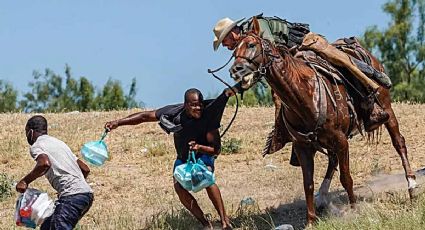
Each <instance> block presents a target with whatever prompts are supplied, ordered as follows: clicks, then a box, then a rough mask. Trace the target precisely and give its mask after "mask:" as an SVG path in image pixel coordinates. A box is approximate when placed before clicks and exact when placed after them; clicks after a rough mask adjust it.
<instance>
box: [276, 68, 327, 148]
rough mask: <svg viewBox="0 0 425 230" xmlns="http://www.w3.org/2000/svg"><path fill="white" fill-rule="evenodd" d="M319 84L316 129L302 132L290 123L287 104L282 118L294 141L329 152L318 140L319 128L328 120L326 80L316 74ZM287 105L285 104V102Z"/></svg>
mask: <svg viewBox="0 0 425 230" xmlns="http://www.w3.org/2000/svg"><path fill="white" fill-rule="evenodd" d="M316 79H317V84H316V93H317V95H319V100H318V110H319V111H318V116H317V122H316V125H315V129H314V131H311V132H307V133H302V132H299V131H297V130H295V129H294V127H292V125H291V124H289V122H288V120H287V118H286V116H285V110H288V109H290V108H288V107H287V106H286V109H282V120H283V122H284V124H285V126H286V128H287V129H288V132H289V134H290V135H291V138H292V141H294V142H295V141H296V142H301V143H307V144H311V145H313V146H314V147H315V148H316V149H317V150H318V151H320V152H322V153H324V154H327V153H326V151H325V150H324V149H323V147H321V146H320V143H319V142H318V140H317V131H318V129H319V128H320V127H321V126H322V125H323V124H324V123H325V121H326V115H327V97H326V90H325V87H326V86H325V82H324V81H323V79H322V78H321V77H319V76H317V75H316ZM283 105H285V104H283Z"/></svg>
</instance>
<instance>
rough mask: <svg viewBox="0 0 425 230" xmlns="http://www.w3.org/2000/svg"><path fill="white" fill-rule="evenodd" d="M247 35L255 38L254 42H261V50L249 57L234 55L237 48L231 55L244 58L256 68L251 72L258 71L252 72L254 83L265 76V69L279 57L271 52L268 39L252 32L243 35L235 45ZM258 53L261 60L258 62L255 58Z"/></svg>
mask: <svg viewBox="0 0 425 230" xmlns="http://www.w3.org/2000/svg"><path fill="white" fill-rule="evenodd" d="M247 37H253V38H254V39H255V40H256V42H258V43H259V44H261V51H260V52H258V53H257V54H256V55H255V56H254V57H252V58H249V57H246V56H240V55H236V52H237V51H238V49H239V48H237V49H236V50H235V51H234V52H233V56H234V57H235V60H236V59H238V58H242V59H244V60H246V61H247V62H248V63H250V64H253V65H254V66H255V67H256V68H257V69H256V70H254V71H253V73H258V74H254V79H253V80H254V83H256V82H258V81H260V80H261V79H262V78H264V77H265V76H266V73H267V69H268V68H269V67H270V66H271V65H272V64H273V62H274V61H275V59H276V58H279V57H278V56H275V55H273V54H272V51H273V50H272V48H271V47H272V46H271V43H270V42H269V41H268V40H266V39H261V38H260V37H259V36H257V35H254V34H247V35H246V36H244V37H243V38H242V39H241V40H240V42H239V43H238V45H237V47H238V46H240V44H241V43H242V41H243V40H244V39H245V38H247ZM260 55H261V57H262V60H263V61H262V62H260V63H259V62H257V61H256V59H257V58H258V57H259V56H260ZM267 59H268V61H267V62H266V60H267Z"/></svg>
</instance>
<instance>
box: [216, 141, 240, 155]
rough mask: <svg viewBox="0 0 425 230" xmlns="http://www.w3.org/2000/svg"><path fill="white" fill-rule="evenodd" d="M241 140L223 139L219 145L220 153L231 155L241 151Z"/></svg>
mask: <svg viewBox="0 0 425 230" xmlns="http://www.w3.org/2000/svg"><path fill="white" fill-rule="evenodd" d="M241 145H242V140H241V139H238V138H230V139H225V140H224V141H223V143H222V145H221V152H222V153H227V154H232V153H238V152H239V151H240V150H241Z"/></svg>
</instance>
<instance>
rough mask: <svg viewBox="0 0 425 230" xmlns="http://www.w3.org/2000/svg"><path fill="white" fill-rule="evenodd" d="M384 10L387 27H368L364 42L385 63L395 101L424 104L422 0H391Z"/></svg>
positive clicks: (424, 15)
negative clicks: (386, 15)
mask: <svg viewBox="0 0 425 230" xmlns="http://www.w3.org/2000/svg"><path fill="white" fill-rule="evenodd" d="M383 10H384V12H385V13H387V14H389V15H390V17H391V21H390V23H389V25H388V28H386V29H385V30H382V31H380V30H379V29H378V28H377V26H373V27H370V28H368V29H367V30H366V32H365V33H364V36H363V42H364V44H365V46H366V47H367V48H369V49H370V50H372V52H373V53H374V54H375V55H376V57H378V59H380V60H381V61H382V63H383V64H384V66H385V69H386V71H387V73H388V75H389V76H390V77H391V80H392V82H393V88H392V89H391V93H392V96H393V98H394V99H395V100H401V101H406V100H408V101H416V102H425V88H424V86H425V66H424V65H425V64H424V63H425V40H424V31H425V0H391V1H389V2H387V3H385V4H384V6H383Z"/></svg>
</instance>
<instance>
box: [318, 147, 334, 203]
mask: <svg viewBox="0 0 425 230" xmlns="http://www.w3.org/2000/svg"><path fill="white" fill-rule="evenodd" d="M328 160H329V161H328V169H327V170H326V174H325V178H324V179H323V182H322V184H321V185H320V189H319V192H318V194H317V195H316V196H315V200H316V206H317V207H318V208H326V207H328V205H329V203H330V200H329V188H330V186H331V181H332V178H333V176H334V174H335V171H336V167H338V158H337V156H336V155H335V153H333V152H331V151H328Z"/></svg>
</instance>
